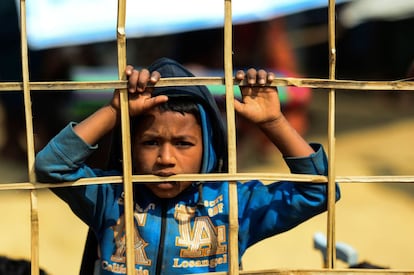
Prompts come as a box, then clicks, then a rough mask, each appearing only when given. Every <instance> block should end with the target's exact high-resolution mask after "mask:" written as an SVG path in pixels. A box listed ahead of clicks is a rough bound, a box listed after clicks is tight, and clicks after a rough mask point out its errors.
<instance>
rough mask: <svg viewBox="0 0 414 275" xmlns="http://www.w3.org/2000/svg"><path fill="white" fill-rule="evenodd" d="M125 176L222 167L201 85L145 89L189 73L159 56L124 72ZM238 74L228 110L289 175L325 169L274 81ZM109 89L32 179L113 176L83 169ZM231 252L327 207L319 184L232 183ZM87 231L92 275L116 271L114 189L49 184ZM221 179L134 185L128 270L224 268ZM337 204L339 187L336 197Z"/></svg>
mask: <svg viewBox="0 0 414 275" xmlns="http://www.w3.org/2000/svg"><path fill="white" fill-rule="evenodd" d="M125 73H126V75H127V76H128V85H129V86H128V91H129V95H130V98H129V107H130V115H131V117H132V118H131V140H132V160H133V172H134V173H136V174H153V175H157V176H160V177H169V176H171V175H176V174H185V173H210V172H219V171H222V170H225V169H226V157H227V148H226V138H225V137H226V134H225V131H224V126H223V123H222V121H221V115H220V111H219V110H218V108H217V106H216V104H215V102H214V98H213V97H212V95H211V94H210V93H209V91H208V89H207V88H206V87H204V86H183V87H165V88H147V86H146V85H147V84H148V83H156V82H157V81H158V79H159V78H160V77H181V76H193V75H192V74H191V73H190V72H189V71H187V70H186V69H185V68H184V67H183V66H181V65H180V64H178V63H177V62H175V61H173V60H170V59H166V58H162V59H160V60H158V61H156V62H155V63H154V64H153V65H151V66H150V68H149V69H148V70H146V69H143V70H141V71H137V70H134V69H133V67H131V66H128V67H127V68H126V71H125ZM245 77H247V80H248V83H249V84H260V85H259V86H253V85H251V86H247V87H242V89H241V91H242V95H243V97H242V100H241V101H240V102H239V101H236V102H235V110H236V112H237V113H238V114H240V115H242V116H244V117H245V118H247V119H248V120H250V121H251V122H253V123H255V124H256V125H257V126H258V127H259V128H260V129H261V130H262V131H263V132H264V133H265V134H266V135H267V136H268V137H269V139H270V140H271V141H272V142H273V143H274V144H275V146H277V148H278V149H279V150H280V152H281V153H282V154H283V156H284V158H285V160H286V163H287V164H288V166H289V167H290V169H291V171H292V172H293V173H302V174H304V173H306V174H321V175H326V173H327V161H326V156H325V153H324V151H323V149H322V147H321V146H320V145H311V146H310V145H308V143H306V142H305V141H304V140H303V139H302V137H301V136H299V135H298V134H297V133H296V131H294V130H293V128H292V127H291V126H290V125H289V124H288V122H287V121H286V119H285V118H284V116H283V114H282V113H281V111H280V105H279V100H278V95H277V90H276V89H275V88H272V87H265V85H266V84H268V83H270V82H271V81H272V80H273V78H274V75H273V74H272V73H268V72H266V71H264V70H259V71H256V70H254V69H250V70H248V71H247V74H246V75H245V73H244V72H243V71H239V72H237V74H236V78H237V79H239V80H241V79H244V78H245ZM119 108H120V107H119V100H118V96H117V92H115V93H114V97H113V99H112V100H111V102H110V104H108V105H107V106H104V107H102V108H101V109H99V110H98V111H97V112H95V113H94V114H92V115H91V116H90V117H88V118H87V119H85V120H84V121H82V122H81V123H79V124H75V123H71V124H70V125H68V126H67V127H66V128H65V129H63V130H62V131H61V133H59V134H58V135H57V136H56V137H55V138H54V139H52V140H51V141H50V143H49V144H48V145H47V146H46V147H45V148H44V149H43V150H42V151H41V152H39V153H38V155H37V157H36V172H37V177H38V180H39V181H43V182H62V181H73V180H77V179H79V178H82V177H96V176H104V175H120V171H102V170H98V169H93V168H91V167H88V166H87V165H86V164H85V161H86V159H87V158H88V156H90V155H91V154H92V152H93V151H94V150H95V149H96V146H94V144H96V143H97V142H98V141H99V139H100V138H102V137H103V136H104V135H105V134H106V133H108V132H109V131H111V130H112V129H113V128H114V127H115V125H116V124H117V121H118V119H119V113H120V111H119ZM237 189H238V196H239V199H238V209H239V237H238V239H239V255H240V258H241V257H242V255H243V253H244V252H245V251H246V249H247V248H248V247H249V246H251V245H253V244H254V243H257V242H258V241H260V240H263V239H265V238H267V237H270V236H273V235H275V234H278V233H281V232H284V231H286V230H289V229H291V228H292V227H294V226H296V225H298V224H300V223H302V222H303V221H305V220H307V219H309V218H311V217H313V216H315V215H317V214H319V213H321V212H323V211H324V210H325V209H326V185H325V184H320V185H315V184H297V183H296V184H294V183H291V182H275V183H273V184H270V185H264V184H262V183H261V182H260V181H258V180H255V181H249V182H246V183H244V184H242V183H238V185H237ZM52 190H53V192H55V193H56V194H57V195H58V196H59V197H61V198H62V199H63V200H65V201H66V202H67V203H68V204H69V205H70V207H71V208H72V210H73V212H74V213H75V214H76V215H77V216H78V217H80V218H81V219H82V220H83V221H84V222H85V223H86V224H87V225H88V226H89V227H90V228H91V229H92V230H93V232H94V233H95V235H96V238H97V240H98V242H99V254H100V269H101V274H123V273H125V270H126V264H125V239H124V233H125V232H124V228H123V224H124V221H123V219H124V209H123V207H124V205H123V186H122V185H121V184H104V185H88V186H79V187H71V188H53V189H52ZM227 190H228V182H220V183H218V182H177V181H166V182H162V183H155V184H154V183H148V184H145V185H143V184H135V185H134V204H135V209H134V217H135V228H136V231H135V255H136V256H135V257H136V258H135V261H136V270H137V274H189V273H206V272H214V271H227V270H228V254H227V253H228V237H229V236H228V234H229V232H228V213H229V207H230V205H229V203H228V191H227ZM337 198H338V199H339V189H338V191H337Z"/></svg>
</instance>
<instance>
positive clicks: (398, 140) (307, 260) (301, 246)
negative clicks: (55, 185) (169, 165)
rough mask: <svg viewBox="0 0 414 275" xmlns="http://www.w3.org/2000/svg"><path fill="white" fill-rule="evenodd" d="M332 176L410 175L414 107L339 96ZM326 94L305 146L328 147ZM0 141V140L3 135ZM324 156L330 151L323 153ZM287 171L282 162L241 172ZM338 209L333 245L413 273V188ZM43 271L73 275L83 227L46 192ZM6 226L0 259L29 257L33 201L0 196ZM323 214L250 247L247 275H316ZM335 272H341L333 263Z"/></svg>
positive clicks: (360, 195) (376, 189)
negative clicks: (284, 272) (274, 273)
mask: <svg viewBox="0 0 414 275" xmlns="http://www.w3.org/2000/svg"><path fill="white" fill-rule="evenodd" d="M336 100H337V104H336V155H335V156H336V174H337V175H339V176H345V175H349V176H356V175H378V176H379V175H413V174H414V167H413V166H412V164H413V163H414V153H413V152H414V150H413V145H412V143H413V140H414V131H413V129H414V109H413V108H411V109H410V108H409V107H410V106H412V103H413V102H414V99H413V97H412V96H411V95H391V94H389V93H383V92H381V93H376V94H372V93H371V94H364V93H361V92H338V93H337V96H336ZM327 104H328V97H327V93H326V91H316V92H314V94H313V101H312V104H311V106H310V130H309V132H308V134H307V139H308V140H309V141H315V142H319V143H322V144H324V145H325V146H327V139H326V133H327V127H326V125H327ZM0 133H1V132H0ZM325 148H327V147H325ZM270 167H272V168H273V169H274V167H276V168H277V171H286V170H285V169H286V167H285V166H284V165H283V164H282V162H281V160H280V158H279V156H278V155H277V154H276V156H275V157H273V158H270V159H268V160H267V161H266V162H262V163H261V164H256V165H254V166H253V165H252V166H251V167H249V168H246V170H248V171H256V172H257V171H269V168H270ZM0 175H1V176H0V182H1V183H8V182H19V181H25V180H26V178H27V172H26V168H25V166H24V164H21V163H14V162H11V161H9V160H5V159H1V157H0ZM341 188H342V199H341V201H340V202H338V203H337V206H336V220H335V221H336V223H335V225H336V226H335V228H336V240H337V241H338V242H345V243H347V244H349V245H351V246H353V247H354V248H355V249H356V250H357V252H358V259H359V261H369V262H371V263H373V264H376V265H381V266H384V267H389V268H393V269H414V256H413V255H414V234H412V232H414V218H413V217H414V211H413V209H414V185H410V184H397V183H392V184H378V183H376V184H373V183H347V184H342V185H341ZM38 195H39V218H40V265H41V267H42V268H44V269H45V270H46V271H47V272H49V274H52V275H73V274H77V273H78V270H79V265H80V259H81V256H82V247H83V243H84V240H85V236H86V227H85V226H84V225H83V224H82V223H81V222H80V221H79V219H77V218H76V217H75V216H74V215H73V214H72V213H71V211H70V210H69V208H68V207H67V206H66V205H65V204H64V203H63V202H61V201H60V200H59V199H57V198H56V197H55V196H54V195H53V194H51V192H50V191H47V190H41V191H38ZM0 197H1V199H0V209H1V212H0V213H1V215H2V217H3V226H2V227H1V231H0V232H1V234H0V244H1V245H0V254H1V255H7V256H9V257H13V258H29V257H30V216H29V214H30V208H29V199H30V195H29V192H27V191H1V192H0ZM326 220H327V218H326V214H322V215H320V216H317V217H315V218H314V219H312V220H310V221H308V222H306V223H304V224H302V225H300V226H298V227H297V228H295V229H293V230H291V231H289V232H286V233H284V234H281V235H278V236H275V237H273V238H270V239H268V240H265V241H263V242H261V243H259V244H257V245H255V246H253V247H251V248H250V249H249V250H248V251H247V253H246V254H245V256H244V258H243V265H244V269H246V270H261V269H272V268H320V267H322V264H323V260H322V254H321V253H320V251H318V250H316V249H315V248H314V247H313V235H314V234H315V233H316V232H326V227H327V225H326ZM337 266H338V267H346V264H345V263H343V262H341V261H338V262H337Z"/></svg>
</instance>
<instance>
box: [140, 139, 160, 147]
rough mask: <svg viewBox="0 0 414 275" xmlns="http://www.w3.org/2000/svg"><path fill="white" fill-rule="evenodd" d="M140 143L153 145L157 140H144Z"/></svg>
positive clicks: (156, 143)
mask: <svg viewBox="0 0 414 275" xmlns="http://www.w3.org/2000/svg"><path fill="white" fill-rule="evenodd" d="M142 145H145V146H155V145H158V141H156V140H144V141H143V142H142Z"/></svg>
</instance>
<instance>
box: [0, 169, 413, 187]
mask: <svg viewBox="0 0 414 275" xmlns="http://www.w3.org/2000/svg"><path fill="white" fill-rule="evenodd" d="M256 179H260V180H263V181H267V182H274V181H292V182H298V183H299V182H300V183H308V184H317V183H326V182H327V181H328V179H327V177H325V176H318V175H303V174H282V173H237V174H185V175H184V174H183V175H176V176H171V177H168V178H162V177H157V176H153V175H134V176H132V180H133V182H134V183H155V182H162V181H171V180H174V181H224V180H226V181H248V180H256ZM335 181H336V182H337V183H387V184H395V183H403V184H405V183H406V184H409V183H414V176H337V177H336V180H335ZM107 183H122V177H121V176H111V177H96V178H82V179H79V180H77V181H73V182H65V183H30V182H15V183H0V191H2V190H3V191H4V190H31V189H45V188H60V187H68V186H81V185H90V184H107Z"/></svg>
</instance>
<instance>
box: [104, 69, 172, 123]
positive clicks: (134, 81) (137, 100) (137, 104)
mask: <svg viewBox="0 0 414 275" xmlns="http://www.w3.org/2000/svg"><path fill="white" fill-rule="evenodd" d="M125 74H126V76H127V79H128V88H127V89H128V101H129V114H130V115H131V116H136V115H139V114H141V113H143V112H145V111H147V110H149V109H151V108H152V107H154V106H156V105H158V104H160V103H163V102H166V101H167V100H168V97H167V96H165V95H159V96H155V97H152V95H151V93H152V91H153V89H154V88H153V87H148V86H147V85H148V84H152V85H154V84H156V83H157V82H158V80H159V79H160V78H161V75H160V73H159V72H157V71H154V72H152V73H150V72H149V71H148V70H147V69H142V70H141V71H138V70H136V69H134V67H133V66H131V65H128V66H127V67H126V69H125ZM111 105H112V107H113V108H115V109H117V110H119V108H120V100H119V90H115V92H114V96H113V98H112V101H111Z"/></svg>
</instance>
